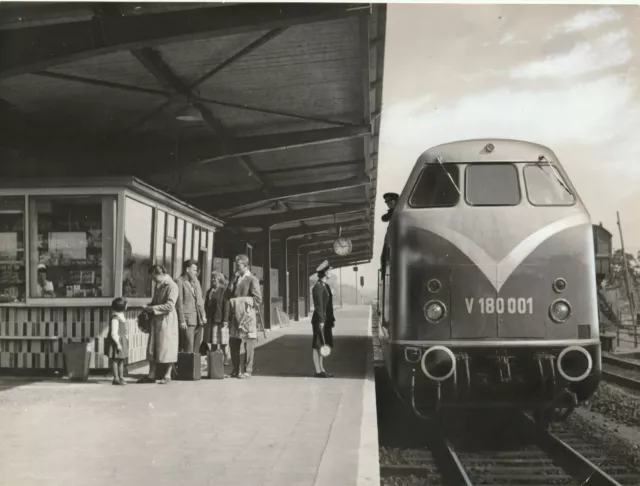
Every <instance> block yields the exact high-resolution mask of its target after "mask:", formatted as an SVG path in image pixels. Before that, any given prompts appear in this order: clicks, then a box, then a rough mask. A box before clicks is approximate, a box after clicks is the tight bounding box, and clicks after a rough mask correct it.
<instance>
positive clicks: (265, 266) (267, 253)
mask: <svg viewBox="0 0 640 486" xmlns="http://www.w3.org/2000/svg"><path fill="white" fill-rule="evenodd" d="M262 233H263V245H264V249H263V252H262V280H263V282H264V295H263V296H262V302H263V307H264V316H263V318H264V328H265V329H271V228H270V227H269V226H265V227H264V228H262Z"/></svg>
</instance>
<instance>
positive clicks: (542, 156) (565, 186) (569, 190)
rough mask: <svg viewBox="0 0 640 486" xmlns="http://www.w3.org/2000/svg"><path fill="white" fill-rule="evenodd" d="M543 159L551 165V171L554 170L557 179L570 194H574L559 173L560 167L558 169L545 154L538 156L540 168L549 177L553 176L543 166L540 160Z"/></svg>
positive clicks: (537, 165)
mask: <svg viewBox="0 0 640 486" xmlns="http://www.w3.org/2000/svg"><path fill="white" fill-rule="evenodd" d="M543 160H544V161H545V162H546V163H547V165H548V166H549V167H551V171H552V172H553V175H554V177H555V179H556V181H557V182H558V184H560V185H561V186H562V187H563V189H564V190H565V191H567V193H568V194H569V195H570V196H573V192H571V189H569V187H568V186H567V185H566V184H565V183H564V181H563V180H562V176H561V175H560V174H559V173H558V169H556V168H555V167H554V166H553V164H552V163H551V162H549V161H548V160H547V158H546V157H545V156H544V155H541V156H540V157H538V163H537V164H536V167H538V169H540V170H541V171H542V172H543V173H544V174H545V175H546V176H547V177H548V178H549V179H551V176H550V175H549V174H548V173H547V171H546V170H544V169H543V168H542V164H541V163H540V162H542V161H543Z"/></svg>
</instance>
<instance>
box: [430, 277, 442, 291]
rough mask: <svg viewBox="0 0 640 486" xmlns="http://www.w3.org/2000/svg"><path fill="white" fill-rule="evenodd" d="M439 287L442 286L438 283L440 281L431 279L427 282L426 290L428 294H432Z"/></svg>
mask: <svg viewBox="0 0 640 486" xmlns="http://www.w3.org/2000/svg"><path fill="white" fill-rule="evenodd" d="M441 287H442V284H441V283H440V280H438V279H437V278H432V279H431V280H429V282H427V288H428V289H429V292H431V293H433V294H435V293H436V292H438V290H440V288H441Z"/></svg>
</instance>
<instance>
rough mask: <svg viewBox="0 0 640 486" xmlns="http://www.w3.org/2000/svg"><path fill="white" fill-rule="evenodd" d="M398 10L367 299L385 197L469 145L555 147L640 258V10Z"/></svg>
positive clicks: (591, 204)
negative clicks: (439, 153)
mask: <svg viewBox="0 0 640 486" xmlns="http://www.w3.org/2000/svg"><path fill="white" fill-rule="evenodd" d="M387 8H388V10H387V38H386V50H385V71H384V87H383V111H382V128H381V137H380V147H379V154H380V155H379V159H378V182H377V184H378V188H377V194H378V196H377V201H376V211H375V214H376V222H375V237H374V260H373V261H372V263H370V264H368V265H361V266H360V267H359V274H360V275H364V277H365V286H366V287H369V288H375V286H376V281H377V271H378V268H379V261H380V250H381V248H382V242H383V239H384V233H385V231H386V226H387V225H386V224H385V223H382V222H381V221H380V217H381V216H382V215H383V214H384V213H385V212H386V206H385V205H384V202H383V200H382V194H384V193H385V192H398V193H399V192H401V191H402V189H403V187H404V184H405V182H406V180H407V178H408V176H409V173H410V172H411V170H412V168H413V166H414V163H415V161H416V159H417V158H418V156H419V155H420V154H421V153H422V152H424V151H425V150H427V149H428V148H429V147H432V146H435V145H438V144H441V143H445V142H450V141H455V140H462V139H469V138H484V137H494V138H516V139H522V140H529V141H532V142H537V143H541V144H543V145H546V146H548V147H550V148H551V149H552V150H553V151H554V152H555V153H556V155H557V156H558V158H559V159H560V161H561V163H562V164H563V166H564V167H565V169H566V171H567V173H568V175H569V177H570V178H571V180H572V182H573V184H574V185H575V187H576V189H577V191H578V193H579V194H580V196H581V198H582V199H583V201H584V203H585V205H586V207H587V209H588V211H589V212H590V214H591V218H592V221H593V222H594V223H595V224H597V223H599V222H602V223H603V225H604V226H605V228H607V229H608V230H609V231H611V232H612V233H614V236H615V239H614V247H615V248H618V247H619V246H620V243H619V241H620V240H619V236H618V228H617V224H616V211H619V212H620V218H621V221H622V228H623V231H624V240H625V248H626V250H627V252H630V251H631V252H633V253H634V254H637V252H638V251H640V91H639V84H640V73H639V72H638V69H639V67H640V63H639V62H638V57H639V56H640V7H637V6H620V7H609V6H598V5H582V6H579V5H430V4H422V5H420V4H403V5H402V4H390V5H388V7H387ZM634 32H635V35H634ZM342 273H343V278H344V279H345V283H348V282H351V281H353V275H351V276H349V275H346V274H345V269H343V272H342ZM349 273H350V274H351V273H353V272H352V271H349Z"/></svg>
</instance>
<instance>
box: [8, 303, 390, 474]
mask: <svg viewBox="0 0 640 486" xmlns="http://www.w3.org/2000/svg"><path fill="white" fill-rule="evenodd" d="M336 319H337V322H336V327H335V328H334V336H335V348H334V352H333V353H332V356H331V357H329V358H327V359H326V360H325V368H326V369H327V370H328V371H331V372H332V373H333V374H334V377H333V378H315V377H314V376H313V375H314V369H313V363H312V355H311V325H310V323H309V320H308V319H305V320H303V321H301V322H298V323H295V322H292V323H291V325H290V326H289V327H285V328H281V329H278V330H274V331H269V332H268V337H267V339H266V340H265V339H264V338H263V337H262V336H261V337H260V342H259V347H258V348H257V349H256V354H255V365H254V374H253V377H252V378H251V379H248V380H238V379H230V378H229V379H225V380H207V379H203V380H200V381H196V382H184V381H174V382H172V383H171V384H170V385H168V386H163V385H154V384H151V385H149V384H146V385H142V384H135V383H133V382H134V381H135V378H137V377H138V376H133V377H131V378H130V380H131V383H130V384H129V385H128V386H126V387H115V386H111V379H110V378H99V379H98V378H91V380H90V381H89V382H87V383H79V384H76V383H70V382H67V381H63V380H41V381H24V380H23V381H15V380H13V379H10V378H0V416H1V417H2V440H0V458H1V459H0V478H2V479H1V480H0V483H1V484H6V485H20V486H31V485H34V486H35V485H38V486H39V485H41V484H47V485H48V486H63V485H64V486H68V485H72V484H82V485H83V486H115V485H123V486H128V485H139V484H149V485H153V486H163V485H167V486H168V485H171V486H175V485H181V484H185V485H187V484H197V485H200V486H205V485H221V486H222V485H224V486H230V485H238V486H240V485H242V486H255V485H261V486H285V485H286V486H297V485H299V486H312V485H313V486H342V485H344V486H347V485H354V486H365V485H367V486H372V485H376V486H377V485H379V484H380V477H379V463H378V435H377V422H376V405H375V403H376V402H375V400H376V398H375V384H374V377H373V357H372V345H371V309H370V308H369V307H366V306H352V307H343V308H342V309H336ZM141 371H142V370H141Z"/></svg>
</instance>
